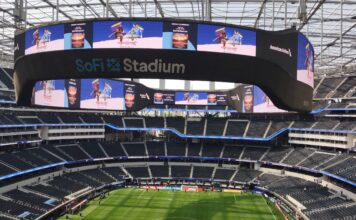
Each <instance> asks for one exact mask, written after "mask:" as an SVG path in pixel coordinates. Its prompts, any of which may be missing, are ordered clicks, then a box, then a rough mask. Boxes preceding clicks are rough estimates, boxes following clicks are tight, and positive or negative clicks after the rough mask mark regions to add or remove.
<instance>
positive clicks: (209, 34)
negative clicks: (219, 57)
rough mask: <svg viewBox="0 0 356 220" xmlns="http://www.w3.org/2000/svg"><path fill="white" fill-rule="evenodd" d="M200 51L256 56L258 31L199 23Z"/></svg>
mask: <svg viewBox="0 0 356 220" xmlns="http://www.w3.org/2000/svg"><path fill="white" fill-rule="evenodd" d="M198 51H211V52H220V53H232V54H240V55H246V56H256V32H255V31H250V30H246V29H241V28H232V27H223V26H216V25H206V24H199V25H198Z"/></svg>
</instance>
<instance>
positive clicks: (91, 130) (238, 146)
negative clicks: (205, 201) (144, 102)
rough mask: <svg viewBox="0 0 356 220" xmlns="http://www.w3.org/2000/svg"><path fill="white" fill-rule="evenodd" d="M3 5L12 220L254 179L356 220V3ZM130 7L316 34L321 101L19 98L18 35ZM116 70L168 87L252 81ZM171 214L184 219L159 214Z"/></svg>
mask: <svg viewBox="0 0 356 220" xmlns="http://www.w3.org/2000/svg"><path fill="white" fill-rule="evenodd" d="M0 12H1V14H2V18H1V19H0V20H1V21H0V23H1V31H0V53H1V56H0V219H1V220H2V219H7V220H9V219H14V220H16V219H57V218H59V217H60V216H65V215H66V213H68V212H69V211H73V210H76V209H77V208H78V207H79V206H81V204H82V202H86V201H88V200H91V199H92V198H97V197H100V196H102V193H103V192H104V193H105V192H108V191H111V190H113V189H119V188H123V187H128V186H130V187H133V186H135V187H141V188H142V187H146V188H150V189H151V188H152V189H157V186H159V187H162V186H175V187H177V186H179V187H183V186H185V187H192V188H193V189H196V188H194V187H198V188H199V189H203V190H216V191H218V190H221V191H224V190H231V191H234V190H235V192H240V191H241V190H243V191H249V192H255V193H259V194H263V195H264V196H265V197H266V198H268V199H269V201H272V202H273V203H275V204H276V206H278V208H279V209H280V210H281V213H283V215H284V216H288V217H285V218H287V219H305V220H307V219H310V220H314V219H322V220H329V219H330V220H331V219H337V220H352V219H356V17H355V14H356V1H354V0H338V1H336V0H326V1H325V0H324V1H323V0H252V1H251V0H198V1H193V0H172V1H170V0H106V1H103V0H91V1H85V0H73V1H66V0H57V1H55V0H5V1H0ZM119 17H126V18H135V17H140V18H158V19H161V18H175V19H190V20H198V21H200V20H202V21H212V22H223V23H228V24H234V25H241V26H245V27H250V28H256V29H257V28H258V29H263V30H268V31H279V30H284V29H288V28H294V29H295V30H297V31H300V32H301V33H303V34H304V35H305V36H306V37H307V38H308V39H309V40H310V42H311V43H312V44H313V46H314V54H315V56H314V57H315V58H314V59H315V60H314V92H313V110H312V111H311V112H309V113H298V112H293V111H288V112H287V111H280V112H261V113H255V112H254V113H242V112H239V111H236V109H235V108H233V107H232V106H228V105H221V106H219V105H208V104H205V105H190V104H161V105H155V104H152V105H149V106H146V107H145V108H143V109H141V110H139V111H121V110H120V111H116V110H103V109H100V110H95V109H88V110H86V109H63V108H55V107H46V106H43V105H42V106H40V105H38V106H32V107H31V106H19V105H17V104H16V95H15V88H14V83H13V81H14V68H15V63H16V61H15V53H16V47H17V45H15V33H17V32H21V31H22V32H23V31H25V30H26V29H27V28H33V27H36V26H38V25H43V24H47V23H51V22H55V23H58V22H66V21H74V20H76V19H99V18H117V19H118V20H119ZM144 33H145V32H144ZM221 65H224V64H221ZM237 69H238V67H237ZM49 71H50V70H49ZM217 74H219V73H217ZM266 74H268V73H266ZM116 79H117V80H121V82H130V81H134V82H136V83H139V84H142V85H145V86H146V87H149V88H153V89H159V90H162V91H164V90H177V91H193V92H194V91H208V92H209V91H215V90H228V89H233V88H235V87H237V86H239V85H241V84H240V83H232V82H209V81H189V80H173V79H135V78H133V79H131V78H116ZM202 80H204V79H202ZM47 98H48V97H47ZM272 105H273V103H272ZM87 199H88V200H87ZM235 199H236V198H235ZM169 218H172V219H173V220H174V218H175V217H167V218H161V219H169ZM78 219H79V218H78ZM80 219H82V218H80ZM86 219H90V218H89V217H88V218H86ZM103 219H105V218H103ZM118 219H119V218H118ZM128 219H129V218H128ZM154 219H160V218H154ZM176 219H184V217H181V218H178V217H177V218H176ZM185 219H196V218H190V217H189V216H185ZM261 219H268V218H261ZM271 219H276V217H274V216H273V217H272V218H271ZM196 220H200V219H196Z"/></svg>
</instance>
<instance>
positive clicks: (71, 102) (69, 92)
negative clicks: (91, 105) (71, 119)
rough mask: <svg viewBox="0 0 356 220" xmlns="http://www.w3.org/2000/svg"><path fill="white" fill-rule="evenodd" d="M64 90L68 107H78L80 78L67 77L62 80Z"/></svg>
mask: <svg viewBox="0 0 356 220" xmlns="http://www.w3.org/2000/svg"><path fill="white" fill-rule="evenodd" d="M64 85H65V92H66V95H65V96H66V97H67V100H65V102H66V103H68V107H69V108H75V109H78V108H80V92H81V80H80V79H68V80H65V82H64Z"/></svg>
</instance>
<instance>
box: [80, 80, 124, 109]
mask: <svg viewBox="0 0 356 220" xmlns="http://www.w3.org/2000/svg"><path fill="white" fill-rule="evenodd" d="M80 108H83V109H105V110H125V100H124V83H123V82H121V81H116V80H110V79H82V81H81V101H80Z"/></svg>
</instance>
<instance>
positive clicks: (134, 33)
mask: <svg viewBox="0 0 356 220" xmlns="http://www.w3.org/2000/svg"><path fill="white" fill-rule="evenodd" d="M143 31H144V29H143V27H141V26H140V25H138V24H133V25H132V28H131V30H130V31H129V33H128V35H129V38H130V39H131V40H132V41H134V40H135V39H136V38H142V37H143Z"/></svg>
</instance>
